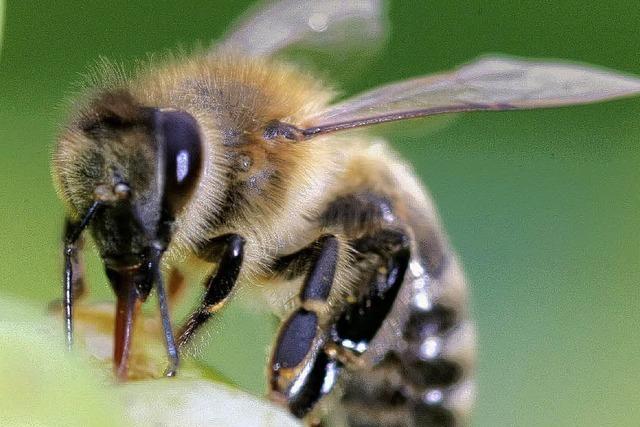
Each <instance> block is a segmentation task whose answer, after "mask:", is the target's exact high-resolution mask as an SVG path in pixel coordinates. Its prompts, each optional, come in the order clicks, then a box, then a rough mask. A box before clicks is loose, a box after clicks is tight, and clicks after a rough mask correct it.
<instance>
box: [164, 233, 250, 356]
mask: <svg viewBox="0 0 640 427" xmlns="http://www.w3.org/2000/svg"><path fill="white" fill-rule="evenodd" d="M244 243H245V241H244V239H243V238H242V237H241V236H239V235H237V234H226V235H224V236H220V237H217V238H215V239H214V240H212V241H211V242H209V244H208V245H207V248H206V250H205V251H203V253H202V255H201V256H202V258H203V259H205V260H206V261H209V262H215V263H217V265H218V267H217V269H216V270H215V271H213V272H211V274H210V275H209V276H208V277H207V279H206V284H205V286H206V289H207V290H206V293H205V295H204V298H203V299H202V303H201V304H200V306H199V307H198V308H197V309H196V310H195V311H194V312H193V313H192V314H191V316H189V318H188V319H187V321H186V322H185V324H184V325H183V326H182V328H181V329H180V332H179V334H178V341H177V344H178V348H179V349H182V348H184V346H185V345H186V344H187V343H188V342H189V340H191V338H192V337H193V335H194V334H195V332H196V331H197V330H198V329H199V328H200V327H201V326H202V325H203V324H204V323H205V322H206V321H207V320H209V318H211V316H212V315H213V314H214V313H215V312H216V311H218V310H219V309H220V308H221V307H222V306H223V305H224V303H225V302H226V300H227V298H228V297H229V294H230V293H231V291H232V290H233V287H234V285H235V284H236V280H237V278H238V274H239V273H240V267H241V265H242V259H243V256H244Z"/></svg>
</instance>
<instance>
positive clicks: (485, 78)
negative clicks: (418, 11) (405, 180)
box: [302, 57, 640, 138]
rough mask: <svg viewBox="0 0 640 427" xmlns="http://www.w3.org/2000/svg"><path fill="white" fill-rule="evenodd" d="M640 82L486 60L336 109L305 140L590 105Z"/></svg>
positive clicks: (593, 71)
mask: <svg viewBox="0 0 640 427" xmlns="http://www.w3.org/2000/svg"><path fill="white" fill-rule="evenodd" d="M639 93H640V78H638V77H633V76H628V75H624V74H620V73H617V72H614V71H612V70H607V69H603V68H597V67H594V66H590V65H583V64H575V63H569V62H560V61H533V60H526V59H518V58H508V57H485V58H480V59H479V60H477V61H475V62H472V63H470V64H467V65H464V66H462V67H460V68H459V69H457V70H455V71H453V72H451V73H445V74H436V75H431V76H426V77H419V78H416V79H411V80H406V81H402V82H398V83H392V84H390V85H387V86H383V87H380V88H378V89H374V90H371V91H369V92H365V93H363V94H361V95H359V96H356V97H354V98H351V99H348V100H346V101H344V102H341V103H339V104H336V105H335V106H332V107H331V108H329V109H328V110H327V111H325V112H324V113H321V114H320V115H319V116H316V117H312V118H310V120H309V121H308V124H307V125H308V127H307V129H303V130H302V134H303V136H304V137H307V138H308V137H311V136H314V135H318V134H323V133H328V132H335V131H338V130H343V129H351V128H356V127H361V126H369V125H374V124H377V123H384V122H390V121H395V120H404V119H411V118H415V117H423V116H431V115H435V114H442V113H453V112H465V111H487V110H493V111H498V110H512V109H533V108H547V107H559V106H563V105H575V104H587V103H592V102H598V101H604V100H608V99H614V98H620V97H625V96H632V95H637V94H639Z"/></svg>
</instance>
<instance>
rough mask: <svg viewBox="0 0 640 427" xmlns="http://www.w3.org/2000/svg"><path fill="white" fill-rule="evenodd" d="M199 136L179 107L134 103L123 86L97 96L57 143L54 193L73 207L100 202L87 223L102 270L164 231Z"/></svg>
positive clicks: (191, 182)
mask: <svg viewBox="0 0 640 427" xmlns="http://www.w3.org/2000/svg"><path fill="white" fill-rule="evenodd" d="M200 144H201V141H200V133H199V128H198V124H197V122H196V121H195V119H194V118H193V117H192V116H191V115H189V114H188V113H186V112H182V111H162V110H160V109H158V108H155V107H148V106H141V105H139V104H137V103H136V102H135V100H134V99H133V98H132V96H131V95H130V94H129V93H128V92H125V91H121V92H119V91H111V92H108V93H105V94H102V95H99V96H98V97H96V98H95V100H93V101H92V102H90V103H89V104H88V107H86V108H85V109H84V110H83V111H81V113H80V114H79V117H78V118H76V119H75V120H74V121H73V122H72V125H71V126H69V127H68V129H67V131H66V132H65V133H64V134H63V135H62V137H61V138H60V140H59V143H58V147H57V151H56V154H55V166H54V167H56V168H57V169H58V171H59V177H60V178H59V186H60V190H61V191H62V192H63V194H65V196H67V200H69V203H70V204H71V205H72V206H71V207H72V208H74V210H75V211H77V212H79V213H80V214H81V213H82V212H86V211H87V209H88V208H89V207H90V206H91V205H92V203H94V202H95V201H99V202H101V206H100V209H99V210H98V211H97V212H96V214H95V217H94V220H93V221H92V222H91V231H92V234H93V237H94V239H95V241H96V244H97V246H98V249H99V251H100V255H101V257H102V258H103V260H104V261H105V265H106V266H107V268H109V267H117V268H121V267H127V266H132V265H136V264H140V262H141V260H143V259H144V258H145V256H146V254H147V253H148V251H149V248H150V247H151V246H152V245H154V244H157V243H158V240H160V243H161V244H162V243H166V242H163V241H162V240H163V239H168V238H169V236H166V235H163V230H162V228H163V227H164V226H165V224H166V223H171V222H172V221H173V218H174V216H175V213H176V211H177V210H179V209H180V208H181V207H182V206H183V205H184V203H185V202H186V199H187V198H188V196H189V194H190V192H191V191H192V190H193V188H194V187H195V183H196V181H197V180H198V176H199V173H200V169H201V155H200Z"/></svg>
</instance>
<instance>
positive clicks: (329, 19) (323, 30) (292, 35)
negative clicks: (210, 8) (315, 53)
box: [214, 0, 386, 56]
mask: <svg viewBox="0 0 640 427" xmlns="http://www.w3.org/2000/svg"><path fill="white" fill-rule="evenodd" d="M385 35H386V15H385V10H384V4H383V1H382V0H355V1H344V0H279V1H271V2H269V1H266V2H263V3H260V4H259V5H258V6H257V7H254V8H253V9H251V10H249V11H248V13H247V14H245V15H244V16H242V17H241V18H240V19H239V20H238V22H236V23H235V24H234V25H233V26H232V27H231V31H230V32H229V33H228V34H227V36H226V37H225V38H224V39H223V40H222V42H221V43H220V44H218V45H217V46H216V47H215V48H214V51H216V50H218V49H225V50H230V51H233V52H237V53H242V54H245V55H250V56H270V55H273V54H275V53H276V52H278V51H280V50H283V49H285V48H287V47H290V46H292V45H303V46H308V47H313V48H318V49H334V48H335V49H341V48H344V47H347V46H349V47H351V48H353V47H354V45H357V44H370V43H375V42H376V41H380V40H382V39H384V37H385Z"/></svg>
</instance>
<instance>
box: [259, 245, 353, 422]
mask: <svg viewBox="0 0 640 427" xmlns="http://www.w3.org/2000/svg"><path fill="white" fill-rule="evenodd" d="M345 252H346V247H345V246H344V245H343V244H342V243H341V241H340V240H339V239H338V238H337V237H336V236H334V235H329V234H328V235H323V236H321V237H320V238H319V239H318V240H316V241H315V242H314V243H312V244H311V245H310V246H309V247H308V248H305V249H302V250H301V251H299V252H297V253H296V254H294V255H291V256H288V257H285V259H283V260H281V261H279V267H282V268H281V269H280V270H281V271H283V270H285V269H287V270H289V272H288V274H289V275H292V273H293V272H294V271H295V272H301V271H302V270H303V269H306V270H307V273H306V277H305V280H304V284H303V286H302V289H301V291H300V294H299V303H300V306H299V308H298V309H296V310H295V311H294V312H293V313H292V314H291V315H290V316H289V318H288V319H287V320H285V322H284V323H283V324H282V327H281V328H280V332H279V334H278V338H277V340H276V344H275V347H274V350H273V355H272V357H271V363H270V381H269V385H270V390H271V396H270V397H271V398H272V399H273V400H276V401H279V402H280V403H282V404H284V405H286V406H288V407H289V410H290V411H291V412H292V413H293V414H294V415H296V416H297V417H300V418H302V417H304V416H305V415H306V414H307V412H308V411H309V410H310V409H311V408H312V407H313V405H314V404H315V403H316V402H317V401H318V400H319V399H320V398H321V397H322V396H323V395H325V394H327V393H328V392H329V391H330V390H331V388H332V387H333V383H334V382H335V380H336V378H337V374H338V371H339V362H338V361H337V360H335V359H333V358H331V357H329V356H328V355H327V354H326V353H325V352H324V351H323V347H324V345H325V343H326V333H325V332H324V329H325V327H324V325H326V324H327V322H328V320H329V319H328V316H329V313H328V312H327V310H326V309H325V308H326V305H327V299H328V298H329V295H330V293H331V291H332V288H333V286H334V282H335V281H336V276H337V273H338V271H337V270H338V268H339V266H340V257H341V256H345Z"/></svg>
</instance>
